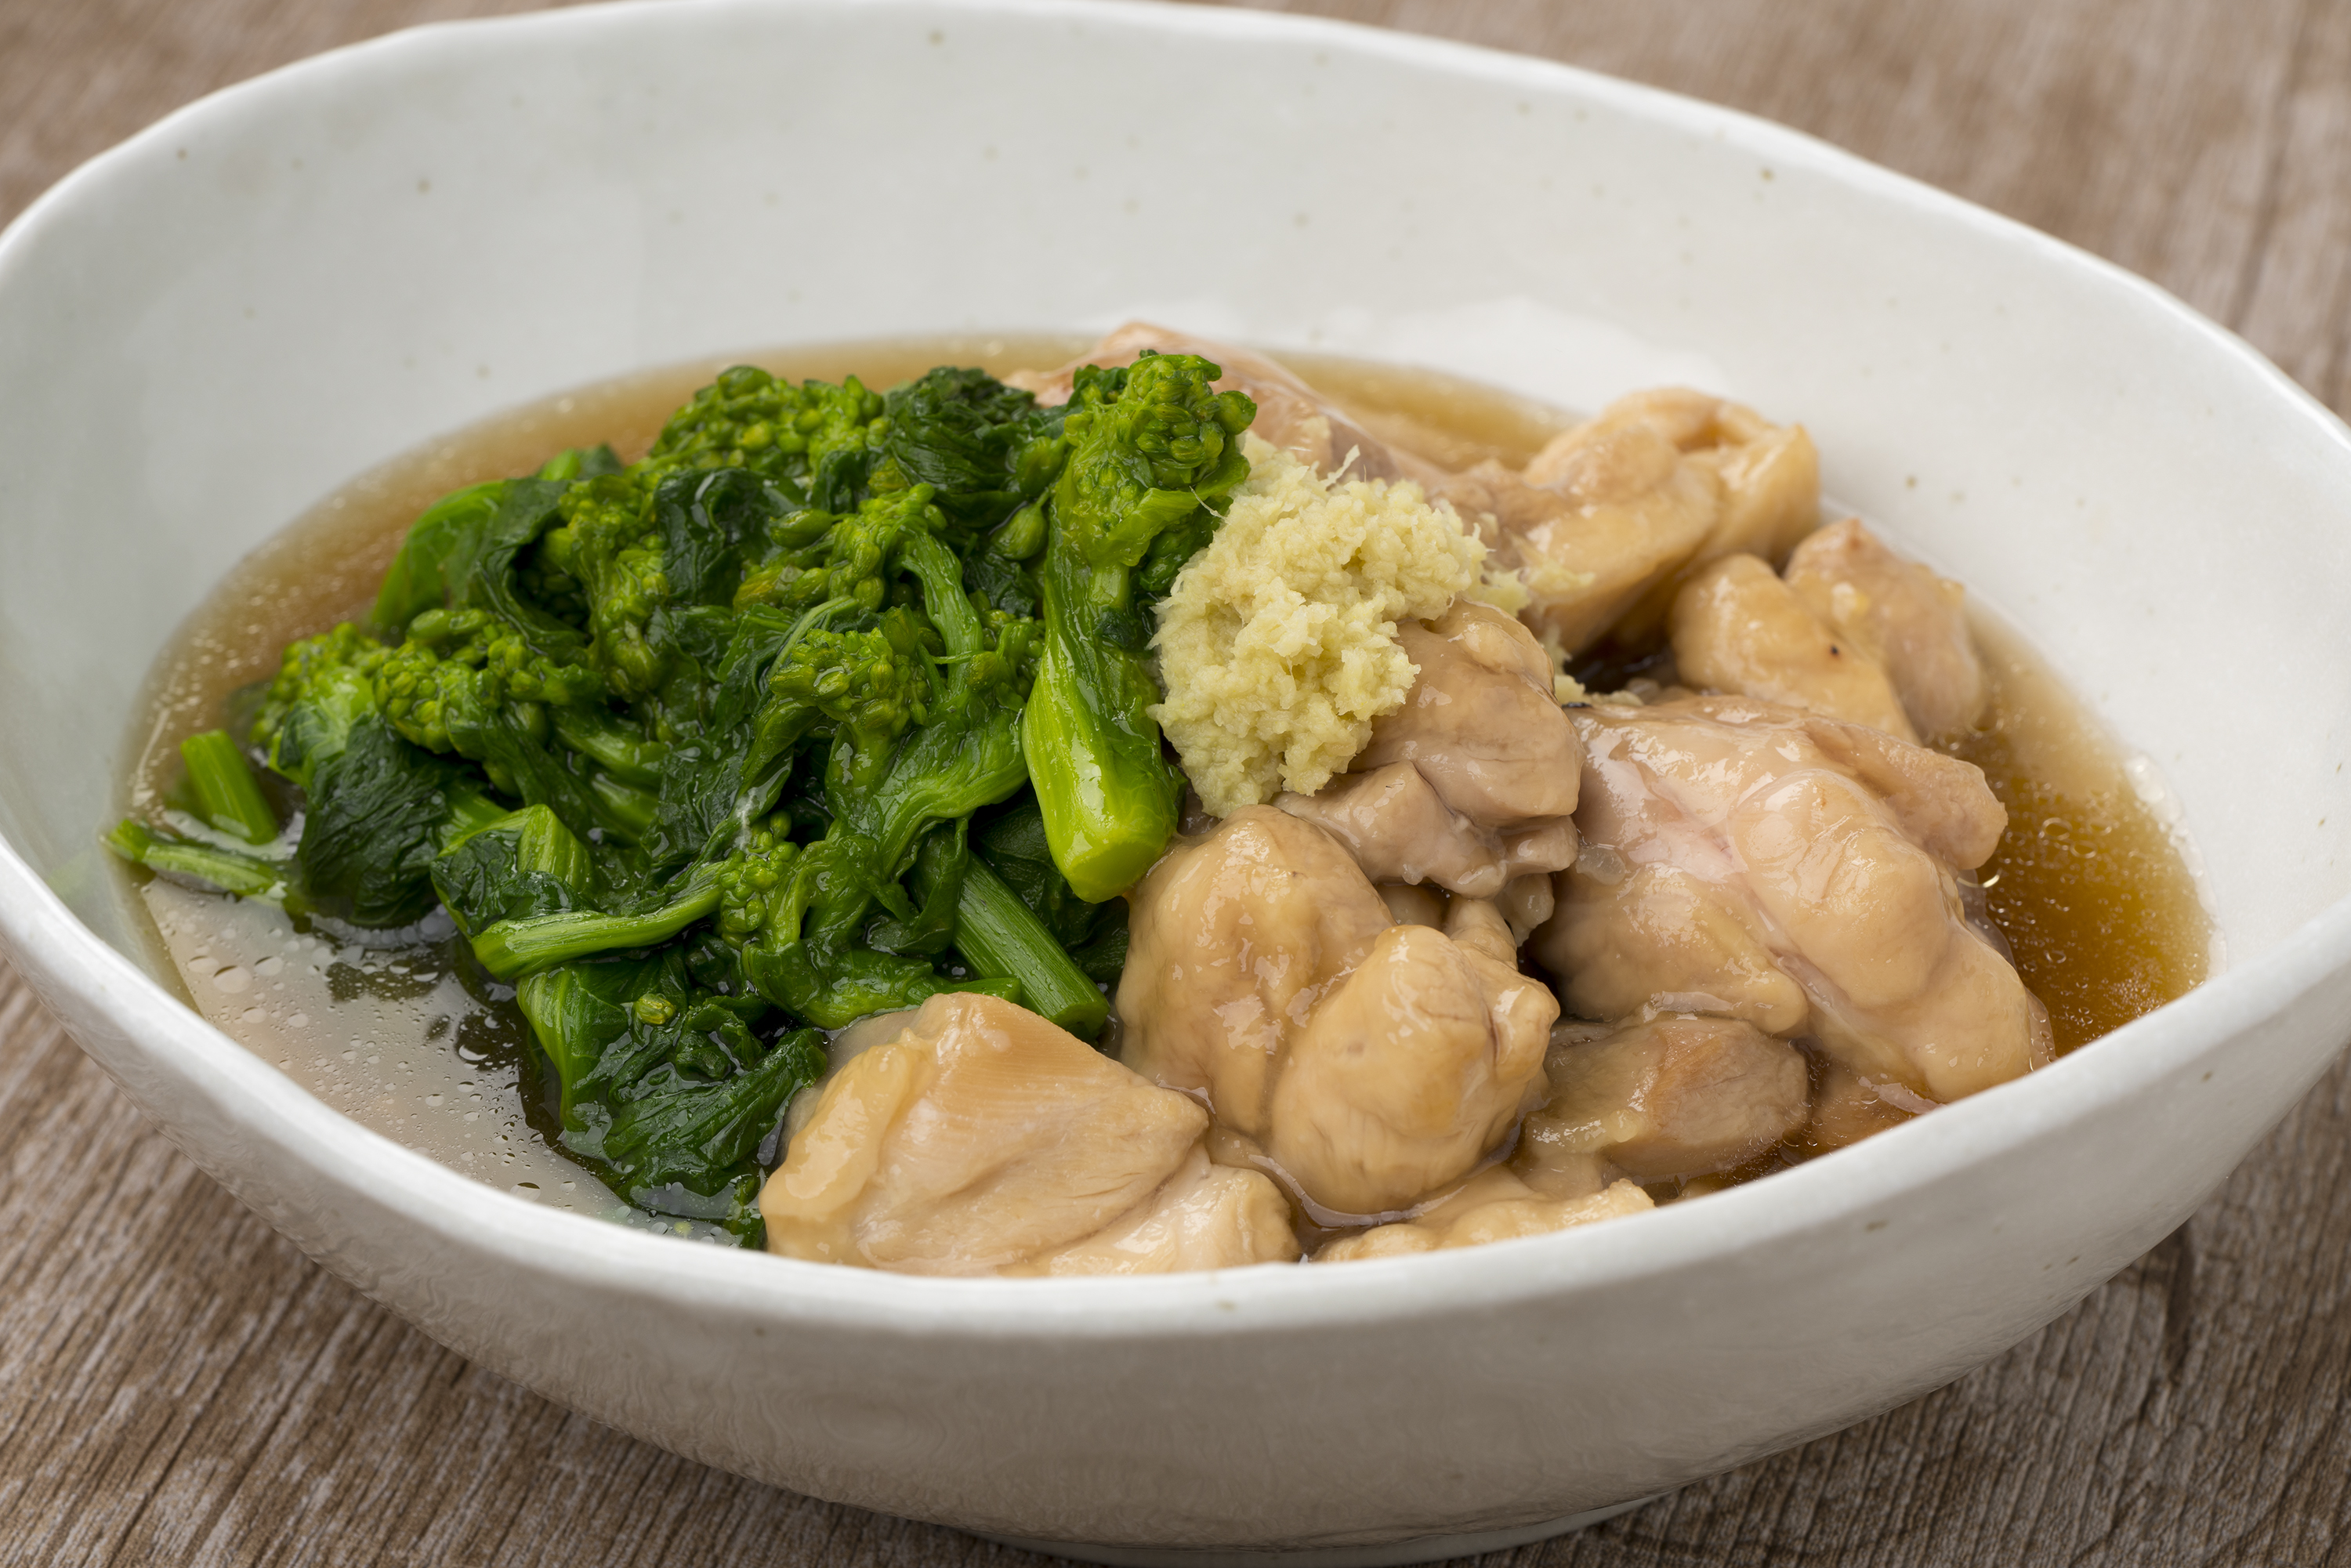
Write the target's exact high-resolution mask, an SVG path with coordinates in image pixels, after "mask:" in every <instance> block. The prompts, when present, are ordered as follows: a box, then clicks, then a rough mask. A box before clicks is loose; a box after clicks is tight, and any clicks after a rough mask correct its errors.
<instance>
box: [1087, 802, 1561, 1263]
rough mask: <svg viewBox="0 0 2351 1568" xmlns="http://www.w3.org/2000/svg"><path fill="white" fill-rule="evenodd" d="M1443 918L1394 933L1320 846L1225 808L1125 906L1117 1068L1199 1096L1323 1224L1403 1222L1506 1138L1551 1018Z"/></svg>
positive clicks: (1536, 988)
mask: <svg viewBox="0 0 2351 1568" xmlns="http://www.w3.org/2000/svg"><path fill="white" fill-rule="evenodd" d="M1444 919H1445V929H1443V930H1442V931H1439V930H1436V929H1432V928H1431V927H1429V926H1426V925H1414V924H1403V925H1399V924H1397V923H1396V922H1395V919H1394V918H1393V917H1392V916H1391V915H1390V914H1389V910H1388V906H1387V904H1386V903H1385V902H1384V900H1383V899H1382V897H1381V895H1380V894H1379V892H1378V891H1377V890H1376V889H1374V887H1373V886H1372V883H1371V882H1370V880H1369V879H1368V878H1366V877H1365V876H1364V873H1363V872H1362V871H1361V870H1359V869H1358V868H1357V867H1356V865H1355V863H1354V862H1353V860H1352V859H1350V858H1349V856H1348V854H1347V852H1346V851H1345V850H1344V849H1343V848H1342V847H1341V846H1340V844H1339V843H1338V841H1336V840H1334V839H1332V837H1331V836H1330V835H1329V834H1328V833H1325V832H1324V831H1322V830H1321V829H1319V828H1316V827H1314V826H1312V825H1311V824H1309V823H1307V822H1304V821H1300V820H1298V819H1297V818H1294V817H1291V816H1289V815H1286V814H1285V813H1283V812H1280V811H1277V810H1273V809H1272V808H1270V807H1266V806H1249V807H1244V808H1243V809H1242V810H1238V811H1236V812H1234V813H1233V814H1232V815H1231V816H1229V817H1228V818H1226V819H1225V820H1224V821H1223V822H1222V823H1221V824H1219V825H1218V827H1217V829H1216V831H1214V832H1212V833H1210V834H1209V835H1208V836H1207V838H1205V839H1200V840H1196V841H1190V842H1184V843H1179V844H1178V845H1177V847H1176V848H1175V849H1174V850H1172V851H1170V852H1168V854H1167V855H1166V856H1165V858H1163V859H1162V860H1161V861H1160V862H1159V863H1158V864H1157V865H1156V866H1155V867H1153V868H1152V871H1151V873H1150V874H1149V875H1148V876H1146V877H1145V878H1144V881H1143V883H1142V885H1141V886H1140V887H1139V888H1137V890H1136V893H1135V897H1134V913H1133V915H1132V916H1131V917H1130V926H1129V932H1130V935H1129V942H1130V948H1129V956H1128V961H1127V965H1126V970H1125V973H1124V975H1123V977H1122V978H1121V980H1120V982H1119V991H1118V1012H1119V1018H1120V1020H1121V1026H1122V1029H1123V1048H1122V1053H1123V1060H1124V1061H1126V1063H1127V1064H1128V1065H1129V1066H1130V1067H1133V1068H1134V1070H1135V1071H1138V1072H1140V1073H1142V1074H1143V1075H1144V1077H1145V1078H1147V1079H1149V1080H1150V1081H1152V1082H1155V1083H1158V1084H1161V1085H1163V1086H1165V1087H1166V1088H1170V1089H1177V1090H1182V1091H1185V1092H1187V1093H1192V1094H1197V1095H1200V1096H1202V1097H1203V1098H1205V1099H1206V1100H1207V1103H1208V1104H1209V1105H1210V1107H1211V1109H1212V1110H1213V1112H1214V1113H1215V1115H1216V1119H1217V1130H1218V1133H1219V1134H1220V1135H1222V1136H1224V1137H1225V1138H1226V1141H1227V1142H1228V1143H1229V1142H1231V1141H1233V1140H1235V1139H1240V1140H1248V1141H1249V1144H1251V1145H1254V1146H1255V1147H1256V1148H1259V1149H1262V1150H1263V1151H1264V1155H1265V1157H1266V1159H1267V1160H1269V1161H1270V1163H1271V1165H1272V1166H1274V1167H1275V1168H1277V1169H1279V1170H1280V1171H1281V1172H1282V1173H1283V1175H1284V1176H1286V1177H1287V1179H1288V1180H1289V1181H1290V1182H1291V1183H1292V1184H1294V1186H1295V1187H1296V1190H1297V1191H1298V1193H1299V1194H1300V1195H1301V1197H1303V1198H1304V1199H1305V1201H1306V1202H1308V1203H1309V1204H1310V1205H1312V1206H1314V1207H1315V1208H1317V1209H1319V1210H1321V1211H1322V1212H1323V1213H1324V1214H1327V1215H1329V1216H1332V1217H1334V1218H1343V1217H1349V1216H1362V1215H1377V1214H1384V1213H1389V1212H1393V1211H1395V1210H1400V1209H1404V1208H1407V1207H1410V1206H1411V1205H1412V1204H1413V1203H1415V1202H1416V1201H1418V1200H1419V1199H1420V1198H1421V1197H1424V1196H1425V1195H1426V1194H1427V1193H1429V1192H1431V1191H1434V1190H1437V1189H1439V1188H1441V1187H1443V1186H1446V1185H1447V1183H1450V1182H1454V1181H1458V1180H1459V1179H1460V1178H1461V1177H1462V1176H1464V1175H1466V1174H1467V1173H1468V1172H1469V1171H1470V1170H1472V1169H1474V1168H1475V1167H1476V1166H1477V1165H1478V1163H1479V1161H1480V1160H1481V1159H1483V1158H1485V1157H1486V1156H1487V1155H1488V1154H1489V1153H1490V1152H1491V1150H1492V1149H1493V1147H1494V1146H1495V1145H1498V1144H1499V1142H1500V1141H1501V1140H1502V1139H1503V1138H1504V1137H1505V1136H1506V1135H1507V1134H1509V1131H1510V1127H1511V1125H1512V1124H1514V1123H1515V1122H1516V1121H1517V1119H1518V1117H1519V1116H1520V1113H1522V1112H1523V1111H1524V1110H1525V1109H1526V1107H1527V1105H1528V1104H1529V1103H1530V1101H1531V1096H1532V1094H1534V1093H1535V1092H1539V1090H1540V1086H1541V1058H1542V1049H1543V1041H1544V1039H1545V1037H1546V1036H1547V1035H1548V1033H1549V1030H1550V1028H1551V1024H1552V1020H1553V1019H1555V1018H1556V1017H1557V1016H1558V1003H1557V1001H1556V999H1555V998H1552V995H1551V994H1550V992H1549V991H1548V990H1546V989H1545V988H1543V987H1542V986H1541V985H1540V984H1539V983H1537V982H1535V981H1533V980H1531V979H1529V978H1527V977H1525V976H1523V975H1520V973H1519V971H1518V968H1517V965H1516V961H1515V953H1514V951H1513V944H1512V938H1511V936H1510V928H1509V926H1508V925H1507V924H1506V923H1505V921H1504V919H1503V917H1502V915H1500V913H1499V911H1497V910H1496V909H1495V908H1494V906H1493V905H1492V904H1489V903H1487V902H1485V901H1483V900H1479V899H1468V898H1456V899H1454V900H1452V901H1451V903H1450V904H1448V905H1447V908H1446V910H1445V912H1444Z"/></svg>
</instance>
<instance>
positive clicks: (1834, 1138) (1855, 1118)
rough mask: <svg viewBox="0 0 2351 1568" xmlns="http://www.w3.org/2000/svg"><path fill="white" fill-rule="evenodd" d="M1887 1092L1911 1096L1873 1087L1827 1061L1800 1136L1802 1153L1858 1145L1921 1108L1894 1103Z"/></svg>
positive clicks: (1891, 1087)
mask: <svg viewBox="0 0 2351 1568" xmlns="http://www.w3.org/2000/svg"><path fill="white" fill-rule="evenodd" d="M1886 1092H1893V1093H1894V1094H1895V1095H1896V1097H1897V1098H1901V1099H1909V1098H1910V1097H1909V1096H1908V1095H1905V1094H1902V1093H1901V1092H1900V1090H1899V1089H1898V1088H1896V1087H1895V1086H1893V1085H1886V1086H1884V1090H1883V1091H1881V1090H1880V1089H1873V1088H1871V1087H1870V1086H1869V1085H1868V1084H1866V1083H1865V1082H1862V1080H1861V1075H1860V1074H1859V1073H1857V1072H1855V1071H1854V1070H1853V1069H1852V1068H1850V1067H1847V1066H1845V1065H1844V1063H1843V1062H1838V1061H1833V1062H1831V1063H1829V1066H1828V1071H1826V1072H1824V1073H1823V1074H1822V1077H1821V1086H1820V1091H1819V1092H1818V1093H1816V1094H1814V1095H1813V1112H1812V1119H1811V1121H1810V1123H1809V1124H1807V1125H1806V1126H1805V1128H1804V1131H1803V1136H1802V1146H1803V1149H1804V1152H1805V1153H1806V1154H1808V1155H1824V1154H1827V1153H1828V1152H1829V1151H1830V1150H1831V1149H1842V1148H1844V1147H1845V1146H1846V1145H1848V1144H1857V1143H1859V1142H1861V1141H1862V1139H1864V1138H1866V1137H1868V1136H1869V1135H1870V1134H1873V1133H1882V1132H1884V1131H1886V1128H1888V1127H1896V1126H1899V1125H1901V1124H1903V1123H1905V1122H1907V1121H1908V1120H1909V1119H1910V1118H1911V1117H1912V1116H1914V1115H1916V1114H1917V1113H1918V1111H1919V1110H1920V1109H1921V1108H1922V1106H1921V1103H1917V1102H1914V1103H1911V1104H1908V1105H1899V1104H1896V1103H1894V1101H1892V1100H1889V1099H1887V1098H1886Z"/></svg>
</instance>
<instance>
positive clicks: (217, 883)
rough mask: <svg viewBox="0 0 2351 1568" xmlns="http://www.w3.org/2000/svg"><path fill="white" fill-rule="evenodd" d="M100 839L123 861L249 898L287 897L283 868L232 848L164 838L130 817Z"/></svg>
mask: <svg viewBox="0 0 2351 1568" xmlns="http://www.w3.org/2000/svg"><path fill="white" fill-rule="evenodd" d="M101 842H103V843H104V844H105V845H106V847H107V848H108V849H110V850H112V851H113V852H115V853H116V854H119V855H120V856H121V857H122V858H123V859H124V860H127V861H130V862H133V863H135V864H138V865H143V866H145V867H146V868H147V869H148V870H150V871H159V872H170V873H173V874H175V875H179V876H187V877H193V878H195V879H196V880H197V881H199V882H206V883H211V884H212V885H213V886H214V887H217V888H219V889H221V890H222V891H223V892H225V893H234V894H239V895H241V896H243V897H246V898H274V899H278V900H283V899H284V898H285V897H286V873H285V871H284V869H283V868H281V867H279V866H277V865H273V864H272V863H270V862H267V861H264V860H256V859H255V858H253V857H252V856H250V855H241V854H237V853H236V852H234V851H231V850H216V849H214V848H213V847H212V846H211V845H209V844H199V843H194V842H192V841H189V840H186V839H179V838H164V837H162V836H161V835H160V834H157V833H155V832H152V831H150V830H149V829H147V828H146V827H145V826H143V825H141V823H138V822H134V821H131V820H130V819H129V818H125V819H124V820H123V821H121V822H120V823H118V824H117V825H116V827H115V830H114V831H112V832H110V833H109V834H107V835H106V837H105V838H104V839H103V840H102V841H101Z"/></svg>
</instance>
